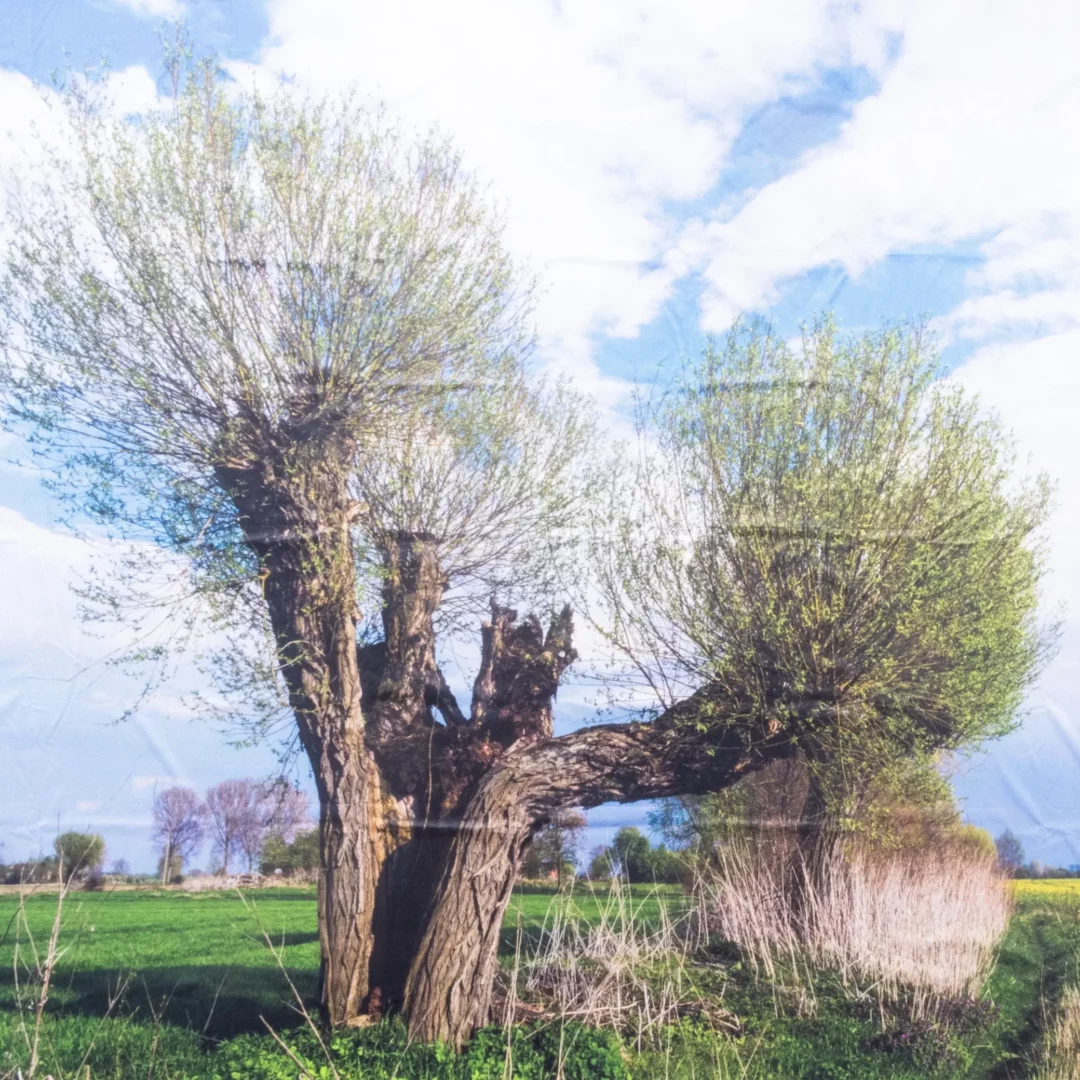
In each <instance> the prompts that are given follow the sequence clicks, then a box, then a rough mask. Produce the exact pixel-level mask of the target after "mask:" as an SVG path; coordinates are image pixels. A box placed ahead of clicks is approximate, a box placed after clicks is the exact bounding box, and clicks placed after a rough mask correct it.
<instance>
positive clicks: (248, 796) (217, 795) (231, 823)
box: [206, 779, 259, 874]
mask: <svg viewBox="0 0 1080 1080" xmlns="http://www.w3.org/2000/svg"><path fill="white" fill-rule="evenodd" d="M258 801H259V800H258V785H257V784H256V783H255V781H254V780H247V779H244V780H223V781H222V782H221V783H220V784H215V785H214V787H212V788H210V790H209V791H207V793H206V812H207V824H208V826H209V828H210V837H211V839H212V840H213V844H214V853H215V854H216V855H220V856H221V870H222V873H225V874H227V873H228V872H229V858H230V857H231V856H232V855H233V854H235V853H236V852H237V851H244V850H245V847H247V846H250V844H251V840H250V834H251V833H252V831H253V830H255V829H256V828H257V827H258V826H257V822H258ZM245 838H246V839H245Z"/></svg>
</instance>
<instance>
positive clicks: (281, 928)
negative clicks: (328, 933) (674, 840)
mask: <svg viewBox="0 0 1080 1080" xmlns="http://www.w3.org/2000/svg"><path fill="white" fill-rule="evenodd" d="M1015 895H1016V901H1017V912H1016V915H1015V917H1014V919H1013V921H1012V925H1011V927H1010V930H1009V933H1008V935H1007V937H1006V939H1005V941H1004V943H1003V945H1002V948H1001V953H1000V957H999V960H998V964H997V967H996V970H995V972H994V974H993V976H992V978H991V980H990V983H989V985H988V987H987V996H988V997H989V998H990V999H991V1000H992V1002H993V1005H992V1006H988V1007H987V1008H986V1009H984V1010H983V1011H982V1012H980V1013H979V1016H980V1017H981V1019H980V1022H979V1023H978V1024H977V1025H976V1026H975V1027H972V1028H971V1029H970V1030H961V1029H962V1027H963V1025H959V1026H958V1028H957V1030H956V1031H955V1032H952V1033H950V1034H949V1036H948V1038H947V1039H945V1040H944V1041H943V1040H942V1039H941V1038H936V1037H935V1039H936V1041H935V1040H931V1041H930V1042H929V1043H927V1046H926V1047H923V1048H922V1049H916V1050H914V1051H911V1050H909V1048H908V1047H906V1046H903V1045H901V1044H900V1043H899V1042H898V1041H897V1040H898V1039H899V1036H897V1037H896V1038H894V1039H893V1040H892V1042H889V1041H888V1040H885V1041H883V1040H882V1038H881V1036H880V1030H879V1025H878V1024H877V1022H876V1018H875V1017H873V1016H871V1015H868V1014H867V1010H866V1009H865V1008H863V1009H860V1008H857V1007H854V1006H853V1004H852V1003H851V1001H850V1000H849V999H848V998H847V997H845V995H844V994H843V993H842V992H841V990H840V987H839V985H838V984H835V983H834V982H832V981H830V980H829V979H828V978H821V979H819V980H818V982H817V985H816V986H815V994H816V997H817V1002H818V1004H817V1009H816V1012H815V1014H814V1015H812V1016H804V1017H803V1018H801V1019H799V1018H796V1017H794V1016H793V1015H790V1014H789V1013H788V1012H787V1011H786V1010H785V1008H784V1007H783V1001H781V1000H779V999H778V998H777V996H776V994H775V992H774V989H773V988H772V987H770V986H769V985H768V984H765V983H760V982H754V981H753V980H752V979H750V978H749V976H748V974H747V972H746V971H745V970H744V969H743V967H742V965H741V964H739V963H738V962H737V960H733V959H732V958H731V957H725V956H722V955H721V956H720V957H719V958H718V959H717V960H716V961H715V962H713V963H710V964H705V965H704V966H702V967H701V968H700V970H699V971H698V972H697V973H696V975H695V977H696V978H699V979H700V985H701V987H702V989H703V992H705V993H710V994H713V995H715V996H717V997H722V999H723V1003H724V1006H725V1008H727V1009H728V1010H730V1011H732V1012H733V1013H735V1014H736V1015H737V1016H738V1017H739V1020H740V1024H741V1026H740V1029H739V1031H738V1032H737V1033H735V1034H734V1035H732V1034H727V1035H717V1034H716V1033H715V1032H712V1031H709V1030H708V1029H707V1028H706V1027H703V1026H702V1025H700V1024H697V1025H695V1024H692V1023H689V1022H688V1023H684V1024H682V1025H681V1026H679V1027H675V1028H672V1029H670V1030H669V1031H667V1032H666V1033H665V1035H664V1037H663V1039H661V1040H660V1042H659V1043H658V1044H656V1045H654V1046H653V1047H652V1048H647V1049H643V1050H641V1051H639V1052H633V1053H628V1054H625V1055H624V1060H623V1065H624V1066H625V1067H626V1068H627V1069H628V1070H629V1074H630V1075H631V1076H633V1077H650V1078H652V1077H657V1078H659V1077H664V1078H665V1080H677V1078H679V1077H685V1078H687V1080H689V1078H690V1077H694V1078H701V1077H704V1076H731V1077H740V1076H741V1077H748V1078H751V1077H752V1078H761V1080H764V1078H766V1077H783V1078H787V1077H790V1078H801V1080H827V1078H828V1080H845V1078H846V1080H867V1078H886V1077H888V1078H891V1080H902V1078H903V1080H908V1078H910V1080H915V1078H919V1077H930V1076H941V1077H946V1076H948V1077H970V1078H976V1077H979V1078H987V1080H991V1078H993V1080H999V1078H1014V1077H1015V1078H1020V1077H1024V1076H1031V1075H1033V1071H1032V1070H1033V1062H1034V1060H1035V1057H1036V1055H1037V1051H1038V1047H1039V1040H1040V1036H1041V1029H1042V1025H1043V1023H1044V1022H1045V1018H1046V1015H1047V1006H1048V1003H1049V1004H1050V1006H1052V1004H1053V1002H1054V1001H1056V1000H1057V997H1058V996H1059V995H1060V993H1061V991H1062V988H1063V986H1064V984H1065V982H1066V981H1067V980H1069V979H1075V977H1076V958H1077V956H1078V955H1080V882H1017V883H1016V885H1015ZM246 899H247V903H246V904H245V903H244V902H243V901H242V900H241V899H240V898H239V897H238V896H237V895H236V894H215V893H181V892H172V891H170V892H161V891H156V890H149V891H138V892H122V891H117V892H113V893H80V894H72V895H71V896H70V897H69V898H68V903H67V907H66V911H65V918H64V933H63V937H62V944H63V945H64V946H65V948H66V952H65V953H64V956H63V958H62V960H61V962H60V964H59V966H58V969H57V974H56V976H55V980H54V988H53V992H52V993H51V995H50V999H49V1006H48V1009H49V1022H48V1023H47V1024H46V1026H45V1033H46V1036H47V1043H46V1047H45V1064H46V1065H47V1067H48V1070H49V1071H50V1072H51V1074H52V1075H53V1076H55V1077H56V1078H57V1080H59V1078H60V1076H61V1075H67V1076H70V1075H73V1074H74V1071H75V1070H76V1068H77V1067H78V1066H79V1065H80V1064H81V1062H82V1060H83V1057H84V1051H85V1049H86V1047H87V1046H89V1045H90V1044H91V1042H92V1043H93V1044H94V1048H93V1050H92V1051H91V1053H90V1054H89V1056H88V1058H87V1061H88V1063H89V1064H90V1065H91V1068H92V1076H93V1077H95V1078H98V1077H105V1076H109V1077H116V1078H117V1080H120V1078H126V1077H128V1076H143V1077H147V1078H149V1080H153V1078H154V1077H174V1078H179V1077H192V1078H195V1077H198V1078H204V1077H205V1078H210V1077H221V1078H222V1080H245V1078H246V1077H248V1076H251V1077H267V1078H271V1077H272V1078H274V1080H276V1078H277V1077H278V1076H280V1077H281V1080H284V1078H285V1077H292V1078H295V1077H296V1076H297V1075H298V1070H297V1068H296V1066H295V1065H293V1064H291V1063H290V1062H288V1061H287V1060H286V1059H285V1057H284V1055H283V1054H281V1053H280V1052H279V1051H277V1049H276V1047H275V1046H274V1045H273V1044H272V1043H271V1042H270V1039H269V1037H268V1036H265V1035H264V1034H262V1032H263V1031H264V1029H263V1025H262V1023H261V1021H260V1016H262V1017H265V1018H266V1020H267V1021H268V1022H269V1023H271V1024H272V1025H274V1026H275V1028H277V1029H279V1030H288V1029H290V1028H294V1027H295V1025H296V1024H297V1017H296V1014H295V1013H294V1012H293V1011H292V1010H291V1008H290V1004H289V1002H290V998H291V992H290V990H289V986H288V981H287V979H288V980H291V981H292V982H293V984H294V985H295V986H296V987H297V989H298V990H299V991H300V992H301V994H304V995H307V994H310V993H311V992H312V990H313V989H314V980H315V972H316V967H317V964H318V943H317V939H316V934H315V895H314V891H313V890H312V889H285V888H282V889H268V890H259V891H257V892H254V893H250V894H247V897H246ZM630 902H631V904H632V905H633V906H634V909H635V917H636V918H640V919H642V920H643V921H645V922H649V921H651V920H654V919H657V918H658V917H659V915H660V909H661V905H667V906H668V907H669V908H672V909H674V908H676V907H678V906H680V905H681V904H683V903H684V901H683V900H682V898H681V896H680V894H679V893H678V890H674V889H667V890H650V889H643V888H636V889H635V891H634V893H633V895H632V897H631V900H630ZM608 903H610V901H609V900H608V898H607V897H606V895H605V894H604V893H602V892H600V893H597V894H596V895H593V894H591V893H589V892H588V891H579V892H578V893H576V894H575V895H574V896H573V897H571V898H570V899H568V900H567V899H565V898H562V897H554V896H552V894H550V893H542V892H528V891H526V892H523V893H520V894H517V895H515V897H514V899H513V902H512V905H511V908H510V911H509V912H508V915H507V920H506V926H505V929H504V936H503V953H504V957H507V958H508V957H510V956H511V955H512V952H513V949H514V943H515V940H516V938H517V936H518V933H519V928H520V933H521V934H522V937H523V938H527V939H533V940H535V935H536V934H537V932H538V930H539V928H540V927H541V926H542V925H543V924H544V923H545V922H546V921H548V920H550V918H551V917H552V914H553V910H554V908H553V905H569V906H570V908H571V910H572V912H573V914H574V917H575V918H582V919H588V920H592V921H595V920H596V919H597V918H598V917H599V913H600V909H601V906H602V905H606V904H608ZM16 911H17V898H16V897H14V896H11V895H3V896H0V1076H3V1075H4V1073H5V1070H11V1069H12V1068H13V1067H14V1066H15V1065H17V1064H19V1063H20V1062H24V1061H25V1046H24V1043H23V1042H22V1039H21V1036H20V1034H19V1031H18V1027H17V1024H16V1022H15V1021H16V1013H15V1009H14V1005H15V994H16V989H15V986H14V980H13V971H14V970H15V966H14V965H15V961H16V948H18V949H19V950H20V951H21V952H22V955H23V956H24V958H25V956H26V952H25V950H26V948H27V943H26V940H25V932H22V933H17V932H16V931H17V929H18V920H17V918H16ZM54 911H55V896H52V895H50V894H47V893H43V894H40V895H36V896H31V897H30V898H28V899H27V901H26V917H27V920H28V923H29V926H30V929H31V931H32V934H33V937H34V940H35V943H36V944H37V946H38V947H39V948H40V947H41V946H42V945H43V944H44V943H45V941H46V940H47V938H48V933H49V928H50V926H51V921H52V917H53V913H54ZM5 928H6V929H5ZM263 931H265V932H266V934H268V935H269V936H270V938H271V939H272V940H273V942H274V943H275V945H276V946H279V947H280V950H281V956H282V958H283V965H284V969H285V970H284V972H283V971H282V970H281V969H280V968H279V966H278V964H277V963H276V961H275V959H274V957H273V956H272V954H271V952H270V950H269V948H268V947H267V945H266V942H265V940H264V938H263ZM17 939H19V941H20V944H18V946H17V945H16V940H17ZM125 979H126V980H128V987H127V992H126V994H125V996H124V999H123V1000H122V1001H121V1002H120V1003H119V1004H118V1005H116V1006H115V1007H114V1009H113V1016H114V1017H115V1019H111V1020H109V1021H108V1022H106V1023H105V1024H102V1023H101V1020H100V1018H101V1017H102V1016H103V1015H104V1013H105V1012H106V1009H107V1007H108V1001H109V998H110V995H113V994H115V991H116V987H117V985H118V984H119V983H121V982H123V981H124V980H125ZM386 1027H387V1029H388V1031H389V1032H390V1033H389V1034H385V1035H383V1034H380V1035H374V1034H372V1033H371V1032H368V1033H366V1034H364V1035H362V1036H360V1035H357V1036H348V1037H343V1038H344V1041H341V1040H339V1042H338V1045H337V1050H336V1051H335V1052H338V1053H340V1054H341V1055H343V1057H342V1060H352V1059H354V1058H355V1059H357V1061H359V1060H360V1059H362V1060H363V1061H364V1062H366V1063H367V1064H365V1065H363V1066H362V1067H361V1066H360V1065H359V1064H356V1065H355V1067H354V1068H353V1069H352V1071H348V1070H345V1071H343V1072H342V1076H343V1077H345V1076H347V1077H356V1078H360V1077H364V1078H365V1080H366V1078H367V1077H372V1078H374V1077H383V1076H390V1075H398V1076H400V1077H402V1080H406V1078H407V1077H413V1076H415V1077H421V1076H425V1077H426V1076H431V1077H444V1076H445V1077H451V1076H452V1077H455V1078H456V1077H459V1076H460V1077H465V1076H470V1077H477V1078H479V1077H481V1076H483V1077H487V1076H488V1074H487V1073H486V1072H484V1069H486V1068H488V1065H490V1061H487V1059H484V1060H485V1061H487V1064H486V1065H483V1067H481V1066H477V1065H475V1062H474V1063H473V1065H470V1066H468V1068H466V1066H465V1065H461V1064H460V1063H459V1064H456V1065H451V1064H448V1062H447V1060H445V1059H443V1058H438V1057H437V1056H434V1057H432V1056H429V1057H423V1055H422V1054H421V1055H420V1057H417V1054H420V1051H421V1048H415V1053H414V1051H413V1050H412V1049H410V1050H409V1051H408V1053H406V1048H405V1044H404V1043H399V1042H395V1041H394V1040H395V1039H397V1038H398V1037H399V1036H398V1035H397V1034H394V1033H393V1031H390V1028H391V1025H386ZM395 1030H396V1029H395ZM252 1033H259V1034H258V1035H257V1036H255V1035H252ZM238 1036H239V1037H240V1038H239V1039H237V1037H238ZM500 1038H501V1037H500ZM350 1039H351V1040H352V1041H350ZM373 1039H374V1040H376V1041H378V1040H379V1039H382V1040H383V1041H382V1042H379V1046H380V1047H382V1049H381V1050H379V1051H378V1053H379V1054H382V1055H383V1056H382V1057H379V1056H378V1054H375V1051H373V1050H372V1049H371V1046H372V1045H373V1044H372V1040H373ZM229 1040H233V1041H231V1042H230V1041H229ZM357 1040H360V1041H359V1042H357ZM365 1040H366V1041H365ZM387 1040H389V1042H387ZM221 1044H224V1050H219V1049H215V1048H216V1047H218V1046H219V1045H221ZM358 1047H359V1049H358ZM387 1047H390V1049H387ZM395 1047H396V1049H394V1048H395ZM365 1048H366V1049H365ZM496 1049H497V1050H498V1047H496ZM425 1053H426V1051H425ZM499 1053H501V1050H500V1051H499ZM373 1054H375V1056H372V1055H373ZM394 1054H397V1055H398V1057H397V1058H394V1056H393V1055H394ZM403 1055H404V1056H403ZM391 1059H392V1060H393V1061H399V1059H400V1062H399V1064H395V1065H393V1066H392V1067H391V1066H389V1065H387V1062H388V1061H391ZM470 1060H471V1059H470ZM268 1061H273V1062H274V1065H273V1068H277V1067H278V1066H280V1067H281V1068H282V1069H283V1070H284V1071H282V1072H280V1073H278V1072H274V1071H272V1070H271V1066H270V1065H268V1064H267V1062H268ZM500 1061H501V1058H500ZM237 1062H240V1064H239V1065H238V1064H237ZM380 1062H381V1064H380ZM401 1063H405V1064H401ZM406 1066H407V1067H406ZM522 1068H524V1066H522ZM593 1068H594V1070H595V1069H599V1068H600V1066H598V1065H594V1066H593ZM453 1069H459V1070H460V1069H465V1071H458V1072H454V1071H453ZM469 1069H471V1070H472V1071H469ZM222 1070H224V1071H222ZM380 1070H381V1071H380ZM448 1070H450V1071H448ZM478 1070H479V1071H478ZM327 1075H329V1074H327ZM499 1075H501V1074H499ZM520 1075H523V1076H525V1075H528V1076H529V1077H530V1080H533V1076H534V1075H535V1076H536V1077H539V1076H541V1075H543V1073H542V1072H538V1073H535V1074H531V1073H528V1072H527V1070H526V1071H525V1072H522V1073H520ZM583 1075H588V1071H586V1073H585V1074H583ZM597 1075H599V1073H597ZM491 1080H495V1074H492V1076H491Z"/></svg>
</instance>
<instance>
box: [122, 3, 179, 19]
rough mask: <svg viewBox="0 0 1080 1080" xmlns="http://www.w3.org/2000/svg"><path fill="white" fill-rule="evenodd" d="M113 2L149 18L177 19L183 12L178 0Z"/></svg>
mask: <svg viewBox="0 0 1080 1080" xmlns="http://www.w3.org/2000/svg"><path fill="white" fill-rule="evenodd" d="M113 3H114V4H116V5H117V6H118V7H122V8H127V9H128V11H131V12H133V13H134V14H135V15H141V16H143V17H145V18H151V19H179V18H180V17H181V16H182V15H183V14H184V5H183V4H182V3H181V2H180V0H113Z"/></svg>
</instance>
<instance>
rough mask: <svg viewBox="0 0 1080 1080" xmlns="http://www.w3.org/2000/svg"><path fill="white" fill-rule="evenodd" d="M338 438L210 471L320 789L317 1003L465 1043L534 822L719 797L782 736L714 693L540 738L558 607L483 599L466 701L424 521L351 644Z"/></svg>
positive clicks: (481, 1018)
mask: <svg viewBox="0 0 1080 1080" xmlns="http://www.w3.org/2000/svg"><path fill="white" fill-rule="evenodd" d="M349 453H350V450H349V448H347V447H346V448H343V449H342V451H341V453H340V454H335V453H334V452H333V451H332V449H328V448H327V447H325V446H322V447H320V451H319V453H318V454H317V455H313V457H312V458H311V459H309V460H306V461H296V460H290V461H286V462H282V461H279V460H277V459H275V458H274V457H273V455H272V454H267V455H264V457H263V458H261V459H260V461H259V462H258V464H257V465H254V466H250V467H246V468H244V469H239V468H229V469H226V468H222V469H221V470H219V480H220V482H221V484H222V486H223V487H224V489H225V490H226V491H228V492H229V494H230V496H231V498H232V500H233V502H234V503H235V505H236V507H237V509H238V511H239V517H240V521H241V524H242V527H243V528H244V530H245V539H246V541H247V543H248V545H249V546H250V547H251V549H252V550H253V551H254V552H255V554H256V555H257V557H258V560H259V565H260V576H261V580H262V587H263V591H264V596H265V600H266V604H267V609H268V611H269V614H270V620H271V625H272V628H273V632H274V635H275V638H276V641H277V650H278V656H279V664H280V669H281V673H282V676H283V678H284V680H285V682H286V685H287V687H288V692H289V697H290V702H291V705H292V708H293V711H294V713H295V716H296V720H297V725H298V730H299V735H300V739H301V742H302V744H303V746H304V749H305V750H306V752H307V754H308V757H309V759H310V761H311V765H312V769H313V772H314V775H315V780H316V785H317V787H318V791H319V801H320V837H321V871H320V880H319V940H320V947H321V954H322V965H321V978H320V994H321V1003H322V1008H323V1012H324V1014H325V1016H326V1018H327V1019H328V1020H329V1021H330V1022H331V1023H333V1024H343V1023H347V1022H348V1021H349V1020H350V1019H351V1018H352V1017H353V1016H355V1015H356V1014H357V1013H358V1012H362V1011H364V1010H365V1009H366V1010H368V1011H369V1012H378V1011H381V1010H382V1009H383V1008H387V1007H389V1008H397V1007H403V1008H404V1010H405V1012H406V1014H407V1016H408V1019H409V1022H410V1027H411V1029H412V1031H413V1033H414V1034H415V1035H416V1036H418V1037H420V1038H424V1039H444V1040H448V1041H450V1042H452V1043H454V1044H455V1045H460V1044H461V1043H462V1042H463V1041H464V1040H465V1039H466V1038H467V1037H468V1036H469V1034H470V1033H471V1032H472V1030H473V1029H474V1028H475V1027H476V1026H477V1025H478V1024H481V1023H484V1022H486V1020H487V1019H488V1011H489V1002H490V996H491V984H492V977H493V974H494V970H495V963H496V955H497V949H498V941H499V927H500V924H501V921H502V917H503V915H504V913H505V910H506V905H507V902H508V901H509V897H510V893H511V889H512V887H513V882H514V879H515V877H516V876H517V872H518V868H519V866H520V861H521V857H522V853H523V850H524V848H525V846H526V845H527V844H528V842H529V839H530V837H531V836H532V834H533V832H534V831H535V830H536V829H537V828H539V827H540V826H541V825H542V824H543V823H544V822H546V821H548V820H550V818H551V817H552V815H554V814H556V813H557V812H558V811H560V810H562V809H565V808H567V807H570V806H576V805H581V806H593V805H596V804H597V803H600V802H605V801H610V800H624V801H634V800H638V799H648V798H656V797H659V796H663V795H671V794H684V793H685V794H692V793H696V792H703V791H710V790H716V789H718V788H720V787H724V786H726V785H727V784H731V783H734V782H736V781H737V780H738V779H740V778H741V777H742V776H743V775H745V774H746V773H747V772H748V771H750V770H752V769H755V768H758V767H760V766H761V765H764V764H765V763H766V762H767V761H768V760H770V758H772V757H775V756H778V755H781V754H785V753H787V752H788V751H789V748H790V743H789V741H788V740H785V739H783V738H782V737H781V736H780V735H779V733H778V729H776V728H775V726H770V724H769V723H766V722H764V721H762V720H760V719H759V720H757V721H753V720H750V719H747V716H748V706H747V704H746V703H744V702H735V701H731V700H727V699H724V698H722V697H721V695H720V693H719V692H718V691H716V690H714V689H711V688H706V689H704V690H703V691H701V692H699V693H698V694H696V695H694V696H693V697H691V698H690V699H688V700H687V701H686V702H684V703H683V704H681V705H679V706H677V707H676V708H674V709H672V710H671V711H670V712H669V713H668V714H666V715H665V716H664V717H662V718H661V719H660V720H658V721H655V722H653V723H649V724H627V725H608V726H606V727H602V728H590V729H587V730H586V731H582V732H577V733H575V734H573V735H569V736H564V737H562V738H559V739H556V738H553V737H552V702H553V700H554V697H555V693H556V690H557V689H558V684H559V680H560V678H561V676H562V673H563V671H564V670H565V669H566V667H567V666H568V665H569V664H571V663H572V662H573V660H574V658H575V653H574V650H573V648H572V647H571V633H572V626H571V617H570V611H569V609H564V610H563V612H562V613H561V614H559V615H558V616H556V618H554V619H553V620H552V622H551V624H550V626H549V627H548V628H547V630H546V632H545V630H544V629H543V628H542V627H541V625H540V623H539V622H538V621H537V620H536V619H535V618H532V617H529V618H526V619H524V620H522V621H521V622H518V620H517V614H516V613H515V612H513V611H509V610H506V609H502V608H499V607H497V606H495V607H493V609H492V616H491V619H490V621H489V622H487V623H486V624H485V625H484V627H483V629H482V639H483V641H482V646H483V647H482V656H481V665H480V671H479V674H478V675H477V678H476V683H475V686H474V690H473V700H472V707H471V710H470V713H469V715H468V716H466V715H465V714H464V713H463V712H462V710H461V709H460V708H459V707H458V705H457V702H456V701H455V700H454V697H453V694H452V693H451V692H450V690H449V688H448V686H447V684H446V680H445V679H444V678H443V676H442V674H441V672H440V671H439V669H438V667H437V666H436V661H435V633H434V625H433V616H434V613H435V612H436V610H437V608H438V606H439V603H440V602H441V599H442V594H443V590H444V588H445V579H444V577H443V575H442V574H441V573H440V570H439V566H438V561H437V545H436V542H435V540H434V538H432V537H430V536H427V535H424V534H401V535H397V536H392V537H387V538H385V539H384V541H383V544H382V557H383V561H384V571H385V579H384V580H385V584H384V588H383V596H382V607H383V640H382V641H380V642H378V643H377V644H374V645H363V646H359V647H358V644H357V611H356V600H355V596H356V577H355V574H356V572H355V567H354V563H353V550H352V544H351V538H350V502H349V499H348V496H347V491H346V488H345V484H344V482H343V480H342V477H343V476H344V475H346V472H347V470H345V469H344V468H343V467H342V462H343V461H345V460H347V459H348V458H349ZM435 712H438V713H439V714H440V715H441V719H442V722H441V723H437V722H436V720H435V716H434V714H435ZM706 717H707V718H709V720H710V722H709V723H705V724H703V723H701V720H702V719H703V718H706ZM732 718H739V719H738V720H734V719H732ZM376 991H377V992H376Z"/></svg>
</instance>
